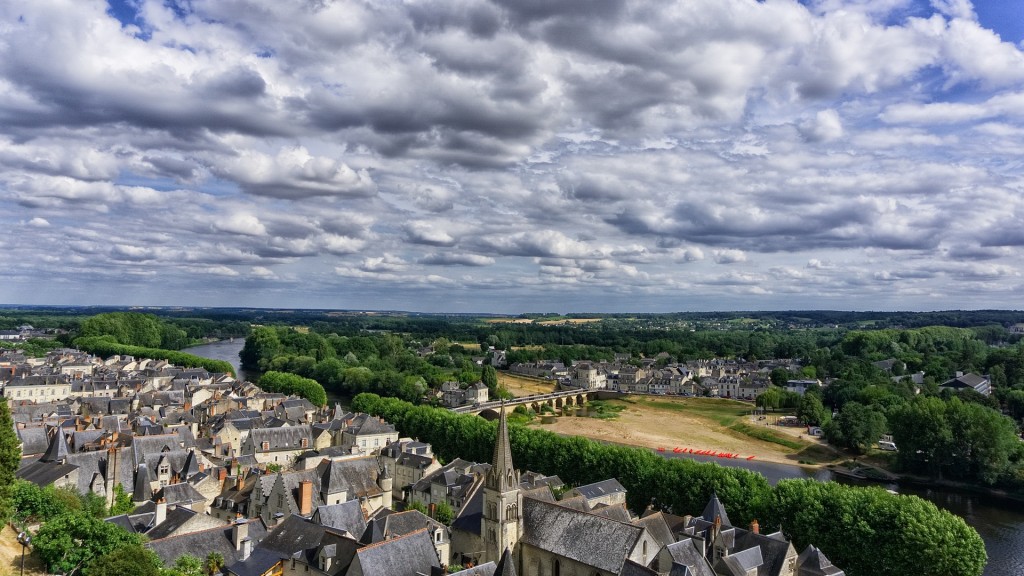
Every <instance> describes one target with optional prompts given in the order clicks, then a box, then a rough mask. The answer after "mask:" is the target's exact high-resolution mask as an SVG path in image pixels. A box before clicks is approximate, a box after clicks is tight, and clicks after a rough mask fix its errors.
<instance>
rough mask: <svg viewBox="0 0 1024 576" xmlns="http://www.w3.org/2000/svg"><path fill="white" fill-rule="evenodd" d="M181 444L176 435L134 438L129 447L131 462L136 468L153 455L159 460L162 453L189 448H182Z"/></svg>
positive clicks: (179, 438)
mask: <svg viewBox="0 0 1024 576" xmlns="http://www.w3.org/2000/svg"><path fill="white" fill-rule="evenodd" d="M181 442H182V439H181V437H180V436H178V434H176V433H172V434H161V435H159V436H136V437H135V438H134V439H133V440H132V446H131V448H132V452H131V453H132V462H133V463H134V464H135V466H136V467H137V466H139V464H141V463H142V462H144V461H146V460H147V458H150V457H152V456H153V455H156V456H157V459H159V456H160V454H161V453H162V452H168V451H171V450H182V449H183V448H190V446H188V445H186V446H184V447H183V446H182V445H181Z"/></svg>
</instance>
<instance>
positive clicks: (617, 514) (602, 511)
mask: <svg viewBox="0 0 1024 576" xmlns="http://www.w3.org/2000/svg"><path fill="white" fill-rule="evenodd" d="M590 513H591V514H597V515H598V516H604V517H605V518H611V519H612V520H618V521H619V522H632V521H633V517H632V516H631V515H630V514H629V510H627V509H626V505H625V504H615V505H614V506H605V505H598V506H595V507H593V508H591V510H590Z"/></svg>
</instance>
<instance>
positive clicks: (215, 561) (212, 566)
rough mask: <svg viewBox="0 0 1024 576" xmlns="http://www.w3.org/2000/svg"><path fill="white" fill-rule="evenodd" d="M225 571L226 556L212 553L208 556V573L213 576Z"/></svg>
mask: <svg viewBox="0 0 1024 576" xmlns="http://www.w3.org/2000/svg"><path fill="white" fill-rule="evenodd" d="M223 569H224V555H223V554H221V553H220V552H210V553H209V554H207V555H206V572H207V573H208V574H210V576H213V575H214V574H217V573H219V572H220V571H222V570H223Z"/></svg>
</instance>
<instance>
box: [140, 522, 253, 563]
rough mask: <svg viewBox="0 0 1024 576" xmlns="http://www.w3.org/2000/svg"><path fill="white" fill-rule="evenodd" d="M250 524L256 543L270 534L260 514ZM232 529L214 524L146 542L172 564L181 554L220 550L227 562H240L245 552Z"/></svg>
mask: <svg viewBox="0 0 1024 576" xmlns="http://www.w3.org/2000/svg"><path fill="white" fill-rule="evenodd" d="M247 526H248V531H249V535H248V537H249V538H251V539H252V542H253V546H254V547H255V546H256V544H257V543H259V542H260V541H261V540H263V538H264V537H265V536H266V535H267V528H266V526H264V525H263V522H261V521H260V520H259V519H258V518H254V519H251V520H249V521H248V523H247ZM231 530H232V527H231V526H230V525H228V526H224V527H220V528H210V529H207V530H200V531H198V532H191V533H189V534H182V535H180V536H171V537H169V538H162V539H159V540H151V541H149V542H146V544H145V546H146V548H149V549H150V550H152V551H153V552H155V553H156V555H157V556H159V557H160V559H161V560H163V561H164V563H165V564H168V565H170V564H173V563H174V561H175V560H177V559H178V557H180V556H183V555H185V554H191V555H193V556H202V557H205V556H206V554H209V553H210V552H219V553H220V554H221V555H222V556H224V563H225V564H226V565H228V566H230V565H232V564H234V563H235V562H237V561H238V560H239V559H240V558H241V555H242V552H241V550H235V546H234V544H233V542H232V540H231Z"/></svg>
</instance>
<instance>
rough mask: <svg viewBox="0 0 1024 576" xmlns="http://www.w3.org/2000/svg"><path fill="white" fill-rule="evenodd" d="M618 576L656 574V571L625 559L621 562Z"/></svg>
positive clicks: (655, 575)
mask: <svg viewBox="0 0 1024 576" xmlns="http://www.w3.org/2000/svg"><path fill="white" fill-rule="evenodd" d="M619 576H658V573H657V572H655V571H654V570H651V569H650V568H648V567H646V566H641V565H640V564H637V563H636V562H633V561H632V560H626V561H625V562H624V563H623V564H622V570H621V571H619Z"/></svg>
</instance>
